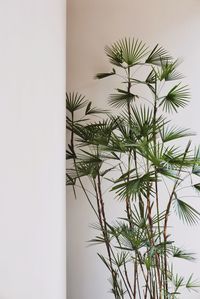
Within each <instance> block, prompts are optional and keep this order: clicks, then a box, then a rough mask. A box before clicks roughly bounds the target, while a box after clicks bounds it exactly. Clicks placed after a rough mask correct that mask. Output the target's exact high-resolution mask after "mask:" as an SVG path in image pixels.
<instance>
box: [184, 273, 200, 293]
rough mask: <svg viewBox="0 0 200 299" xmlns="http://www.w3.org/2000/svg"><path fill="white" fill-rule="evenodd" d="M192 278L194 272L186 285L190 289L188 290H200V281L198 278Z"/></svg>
mask: <svg viewBox="0 0 200 299" xmlns="http://www.w3.org/2000/svg"><path fill="white" fill-rule="evenodd" d="M192 278H193V274H191V275H190V277H189V278H188V280H187V282H186V285H185V286H186V288H187V289H188V291H195V292H198V289H199V288H200V282H199V281H198V280H197V279H194V280H193V279H192Z"/></svg>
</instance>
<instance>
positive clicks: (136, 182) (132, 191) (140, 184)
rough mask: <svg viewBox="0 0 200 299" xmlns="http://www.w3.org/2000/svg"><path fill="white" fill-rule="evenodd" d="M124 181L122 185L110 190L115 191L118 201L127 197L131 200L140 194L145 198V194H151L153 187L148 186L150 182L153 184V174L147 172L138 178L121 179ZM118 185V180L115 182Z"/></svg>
mask: <svg viewBox="0 0 200 299" xmlns="http://www.w3.org/2000/svg"><path fill="white" fill-rule="evenodd" d="M123 179H124V180H126V181H125V182H124V183H120V184H117V185H115V186H114V187H113V188H112V189H111V190H112V191H116V193H117V195H118V196H119V198H120V199H125V198H126V197H127V196H128V197H130V198H133V196H135V195H136V194H137V195H138V194H142V195H143V196H147V193H148V192H149V193H152V192H153V187H152V186H151V185H150V183H151V182H155V173H154V172H148V173H145V174H144V175H142V176H140V177H136V176H135V177H132V176H131V177H130V178H129V176H128V174H127V177H126V178H125V177H124V178H123ZM116 183H118V180H117V181H116Z"/></svg>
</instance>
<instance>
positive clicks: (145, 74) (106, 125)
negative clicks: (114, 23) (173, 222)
mask: <svg viewBox="0 0 200 299" xmlns="http://www.w3.org/2000/svg"><path fill="white" fill-rule="evenodd" d="M105 52H106V55H107V56H108V58H109V60H110V63H111V64H112V65H113V68H112V70H111V71H110V72H108V73H98V74H97V75H96V78H98V79H103V78H109V77H111V76H116V77H117V78H120V79H121V81H122V82H120V84H121V85H120V86H123V87H122V88H118V89H116V92H115V93H113V94H111V95H110V97H109V104H110V106H111V107H113V111H112V113H110V112H109V111H106V110H102V109H98V108H96V107H93V106H92V103H91V102H89V101H87V100H86V99H85V97H84V96H82V95H79V94H78V93H69V94H67V99H66V108H67V129H68V130H69V132H70V141H69V144H68V148H67V152H66V158H67V160H68V162H67V164H68V169H67V184H68V185H71V186H72V187H73V189H74V193H75V195H76V186H77V187H81V188H82V191H83V193H84V195H85V197H86V198H87V200H88V202H89V204H90V206H91V208H92V210H93V212H94V213H95V215H96V217H97V222H98V224H96V225H94V226H95V229H97V231H98V233H97V236H96V237H95V238H94V239H93V240H91V242H93V243H94V244H104V245H105V249H106V254H101V253H98V256H99V258H100V259H101V260H102V262H103V263H104V264H105V266H106V268H107V270H108V272H109V273H110V282H111V285H112V287H111V292H112V293H113V295H114V298H116V299H125V298H130V299H136V298H139V299H147V298H150V299H175V298H180V295H181V292H182V290H183V289H184V288H186V289H188V290H194V291H196V290H197V289H198V287H199V283H198V281H197V280H196V279H194V278H193V275H189V276H188V277H183V276H181V275H179V274H177V273H176V271H175V269H174V266H173V261H174V259H175V258H178V259H183V260H187V261H193V260H194V259H195V257H194V255H193V253H190V252H187V251H186V250H184V249H183V248H179V247H178V246H176V245H175V242H174V240H173V239H172V236H171V235H170V234H169V229H168V228H169V220H170V215H171V214H172V213H173V212H175V214H177V216H179V218H180V219H181V220H182V221H183V222H184V223H185V224H189V225H194V224H196V223H197V222H198V220H199V218H200V213H199V212H198V211H197V210H196V209H195V208H194V207H193V206H191V204H190V202H188V200H186V199H188V196H186V197H185V198H184V196H183V193H182V192H183V189H184V190H186V189H185V188H186V187H187V188H188V190H190V192H191V194H192V195H191V196H198V192H199V191H200V181H199V182H198V177H199V176H200V149H199V148H196V149H194V150H193V149H192V147H191V142H190V141H189V142H188V141H187V140H186V141H185V137H188V136H191V135H193V133H192V132H190V130H187V129H182V128H179V127H176V126H174V125H171V121H170V120H169V119H168V115H169V114H170V113H173V112H175V113H176V112H178V110H179V109H180V108H184V107H185V106H186V105H187V103H188V101H189V99H190V93H189V90H188V87H187V86H185V85H182V83H181V82H180V80H181V79H182V78H183V77H182V75H181V74H180V73H179V72H178V71H177V67H178V65H179V61H178V60H173V58H172V57H171V56H170V55H169V54H168V52H167V51H166V50H165V49H163V48H162V47H160V46H159V45H156V46H155V48H153V50H152V51H150V50H149V48H147V47H146V45H145V44H144V43H142V42H140V41H138V40H134V39H126V38H125V39H121V40H119V41H117V42H116V43H114V44H113V45H111V46H107V47H106V48H105ZM174 82H176V83H174ZM144 95H145V96H144ZM94 116H95V117H94ZM182 139H183V141H182ZM186 139H187V138H186ZM180 140H181V142H180ZM195 177H196V178H197V180H195ZM105 186H106V187H107V189H106V190H107V191H108V192H109V196H112V197H113V200H118V201H121V202H122V205H123V208H122V213H121V215H119V217H118V218H116V219H115V220H112V221H110V220H108V217H107V211H106V206H105V198H106V192H105ZM163 188H165V189H163ZM164 190H165V191H164ZM124 210H125V213H124Z"/></svg>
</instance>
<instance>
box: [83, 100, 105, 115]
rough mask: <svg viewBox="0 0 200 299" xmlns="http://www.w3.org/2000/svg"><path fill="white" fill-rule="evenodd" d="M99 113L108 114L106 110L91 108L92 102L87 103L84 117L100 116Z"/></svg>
mask: <svg viewBox="0 0 200 299" xmlns="http://www.w3.org/2000/svg"><path fill="white" fill-rule="evenodd" d="M100 113H108V110H104V109H100V108H96V107H92V102H89V103H88V105H87V107H86V109H85V115H89V114H100Z"/></svg>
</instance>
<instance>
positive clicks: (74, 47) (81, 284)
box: [68, 0, 200, 299]
mask: <svg viewBox="0 0 200 299" xmlns="http://www.w3.org/2000/svg"><path fill="white" fill-rule="evenodd" d="M199 35H200V1H199V0H176V1H175V0H168V1H163V0H153V1H149V0H138V1H136V0H123V1H122V0H101V1H97V0H96V1H95V0H84V1H83V0H68V89H69V90H77V91H80V92H81V93H83V94H86V96H87V97H89V98H90V99H92V100H93V102H94V103H95V104H96V105H98V106H104V107H105V103H106V99H107V97H108V95H109V93H111V92H112V91H113V88H116V87H117V81H115V79H110V80H102V81H95V80H93V76H94V74H96V73H97V72H103V71H110V66H109V64H108V62H107V59H106V57H105V54H104V46H105V45H106V44H110V43H112V42H114V41H116V40H118V39H120V38H121V37H124V36H127V37H128V36H134V37H138V38H139V39H142V40H143V41H144V42H146V43H147V44H148V45H150V46H153V45H155V44H156V43H160V44H161V45H162V46H164V47H165V48H166V49H167V50H169V51H170V52H171V53H172V54H173V56H174V57H175V58H176V57H183V58H184V63H183V65H182V66H181V67H180V70H181V71H182V72H183V73H184V74H186V76H187V78H186V82H188V83H189V84H190V87H191V90H192V102H191V104H190V106H189V107H188V108H187V109H185V110H184V111H182V112H181V113H180V114H179V115H178V116H175V120H176V123H178V124H180V125H181V126H183V127H184V126H186V127H191V128H192V129H194V130H195V131H197V132H200V121H199V111H200V101H199V53H200V42H199ZM196 141H197V142H199V137H197V138H196ZM68 192H69V194H71V196H69V197H68V207H69V208H68V209H69V211H70V213H69V215H68V257H69V258H68V294H69V296H68V298H69V299H80V298H82V299H90V298H96V299H101V298H104V299H106V298H112V295H110V294H108V293H107V290H108V284H107V283H106V273H105V271H104V266H103V265H102V264H101V262H100V261H98V259H97V257H96V250H97V248H96V247H90V248H87V243H86V241H87V240H88V239H89V238H90V236H91V234H93V232H92V233H91V231H90V230H89V228H88V225H89V224H90V223H91V222H93V221H94V218H93V217H92V216H91V214H92V213H91V211H90V209H89V206H88V204H87V202H86V200H85V199H84V198H82V197H81V198H79V199H77V200H74V199H73V194H72V193H70V191H68ZM116 206H117V204H115V210H117V209H118V207H116ZM197 206H198V207H199V208H200V202H199V201H198V203H197ZM174 226H175V228H176V230H175V232H176V236H177V239H178V242H179V244H180V245H185V247H186V248H188V249H191V250H192V251H197V252H199V253H200V241H199V240H198V238H197V237H196V236H198V235H199V232H200V229H199V228H187V227H184V228H181V227H182V226H181V225H180V223H179V222H176V223H174ZM182 229H184V231H182ZM186 233H187V234H186ZM199 267H200V264H199V262H198V263H196V264H186V266H185V264H184V268H183V267H182V266H181V267H180V268H181V269H180V270H182V271H183V272H188V269H189V270H190V271H191V272H192V271H194V272H196V273H197V274H198V275H199ZM199 276H200V275H199ZM181 298H182V299H183V298H192V299H195V298H199V295H197V294H187V295H186V297H184V296H183V297H181Z"/></svg>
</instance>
